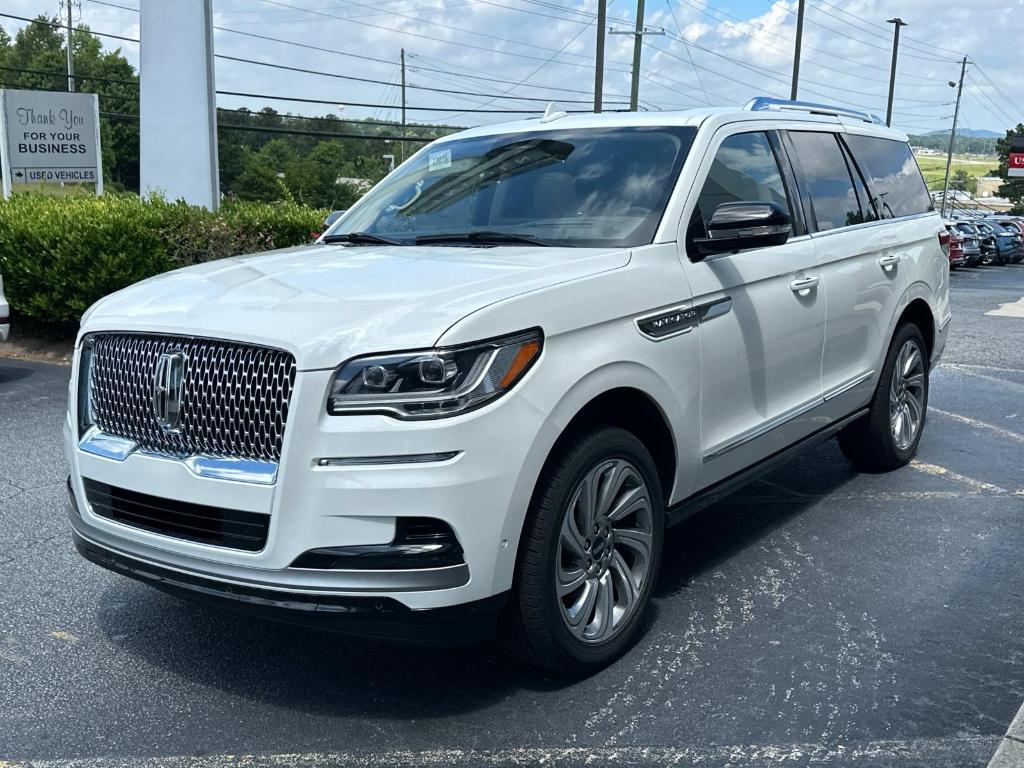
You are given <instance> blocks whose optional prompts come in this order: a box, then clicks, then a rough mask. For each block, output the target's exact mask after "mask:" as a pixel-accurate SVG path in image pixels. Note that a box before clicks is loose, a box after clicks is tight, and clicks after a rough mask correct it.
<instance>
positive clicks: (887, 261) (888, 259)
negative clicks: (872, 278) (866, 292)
mask: <svg viewBox="0 0 1024 768" xmlns="http://www.w3.org/2000/svg"><path fill="white" fill-rule="evenodd" d="M899 263H900V256H899V254H898V253H894V254H893V255H892V256H882V257H881V258H880V259H879V260H878V266H880V267H881V268H882V269H884V270H885V271H886V272H888V271H889V270H891V269H895V267H896V265H897V264H899Z"/></svg>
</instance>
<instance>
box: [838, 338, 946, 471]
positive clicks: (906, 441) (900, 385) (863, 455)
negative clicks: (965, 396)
mask: <svg viewBox="0 0 1024 768" xmlns="http://www.w3.org/2000/svg"><path fill="white" fill-rule="evenodd" d="M927 411H928V356H927V352H926V347H925V343H924V337H923V336H922V335H921V331H920V330H919V329H918V327H917V326H916V325H913V324H910V323H908V324H904V325H901V326H900V327H899V328H898V329H897V330H896V334H895V336H893V340H892V343H891V344H890V345H889V353H888V355H887V356H886V359H885V365H883V366H882V375H881V376H880V377H879V380H878V385H877V386H876V387H875V394H874V395H873V396H872V398H871V403H870V406H869V411H868V413H867V415H865V416H864V417H862V418H860V419H858V420H857V421H855V422H854V423H853V424H850V425H849V426H848V427H846V428H845V429H844V430H843V431H842V432H840V433H839V435H838V439H839V447H840V449H841V450H842V452H843V455H844V456H846V458H847V459H849V460H850V461H852V462H853V463H854V464H856V465H857V466H858V467H861V468H862V469H867V470H873V471H885V470H890V469H898V468H899V467H902V466H904V465H906V464H907V463H908V462H909V461H910V460H911V459H912V458H913V457H914V454H916V453H917V446H918V443H919V442H920V440H921V433H922V432H923V431H924V421H925V414H926V413H927Z"/></svg>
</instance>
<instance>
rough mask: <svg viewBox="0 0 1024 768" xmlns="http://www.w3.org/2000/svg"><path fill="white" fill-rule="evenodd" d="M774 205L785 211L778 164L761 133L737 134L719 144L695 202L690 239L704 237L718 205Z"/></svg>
mask: <svg viewBox="0 0 1024 768" xmlns="http://www.w3.org/2000/svg"><path fill="white" fill-rule="evenodd" d="M740 202H743V203H749V202H761V203H769V202H770V203H778V204H779V205H781V206H782V207H783V208H785V209H786V210H787V211H789V199H788V197H787V195H786V187H785V185H784V184H783V183H782V174H781V173H780V172H779V163H778V160H776V158H775V152H774V151H773V150H772V145H771V143H770V142H769V141H768V136H767V135H766V134H765V133H763V132H761V133H737V134H734V135H733V136H729V137H728V138H727V139H725V141H723V142H722V144H721V146H720V147H719V148H718V153H717V154H716V155H715V159H714V161H713V162H712V163H711V170H710V171H708V178H707V180H706V181H705V182H704V187H703V188H702V189H701V191H700V196H699V197H698V198H697V208H696V210H695V211H694V212H693V219H692V220H691V222H690V237H691V238H692V237H707V224H708V221H710V220H711V215H712V214H713V213H714V212H715V209H716V208H718V206H720V205H721V204H722V203H740Z"/></svg>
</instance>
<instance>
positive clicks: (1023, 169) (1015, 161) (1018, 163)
mask: <svg viewBox="0 0 1024 768" xmlns="http://www.w3.org/2000/svg"><path fill="white" fill-rule="evenodd" d="M1007 171H1008V173H1009V175H1010V176H1024V137H1018V138H1016V139H1014V140H1013V141H1011V142H1010V162H1009V165H1008V168H1007Z"/></svg>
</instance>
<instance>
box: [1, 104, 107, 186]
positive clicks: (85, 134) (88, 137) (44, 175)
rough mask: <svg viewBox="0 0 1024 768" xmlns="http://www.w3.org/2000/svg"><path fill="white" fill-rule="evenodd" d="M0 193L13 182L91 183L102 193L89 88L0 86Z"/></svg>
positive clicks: (95, 111)
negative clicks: (82, 90) (0, 151)
mask: <svg viewBox="0 0 1024 768" xmlns="http://www.w3.org/2000/svg"><path fill="white" fill-rule="evenodd" d="M0 147H2V149H3V157H2V158H0V159H2V164H0V165H2V167H0V175H2V177H3V196H4V199H7V198H8V197H10V196H11V192H12V191H13V187H14V185H15V184H47V183H49V184H55V183H63V182H68V183H76V184H83V183H84V184H95V185H96V194H98V195H102V194H103V160H102V155H101V152H100V104H99V97H98V96H97V95H96V94H94V93H63V92H53V91H20V90H17V91H12V90H6V91H5V90H0Z"/></svg>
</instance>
